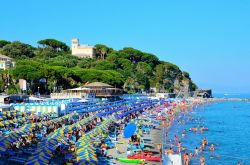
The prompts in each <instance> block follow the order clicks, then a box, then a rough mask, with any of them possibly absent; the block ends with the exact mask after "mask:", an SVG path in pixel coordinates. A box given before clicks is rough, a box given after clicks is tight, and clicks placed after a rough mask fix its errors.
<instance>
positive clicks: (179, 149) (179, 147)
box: [178, 141, 181, 153]
mask: <svg viewBox="0 0 250 165" xmlns="http://www.w3.org/2000/svg"><path fill="white" fill-rule="evenodd" d="M178 152H179V153H181V142H180V141H179V142H178Z"/></svg>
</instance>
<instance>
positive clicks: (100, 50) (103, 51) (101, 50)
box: [95, 44, 113, 59]
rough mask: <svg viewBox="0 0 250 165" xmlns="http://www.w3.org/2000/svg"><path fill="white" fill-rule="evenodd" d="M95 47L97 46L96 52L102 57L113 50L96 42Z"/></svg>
mask: <svg viewBox="0 0 250 165" xmlns="http://www.w3.org/2000/svg"><path fill="white" fill-rule="evenodd" d="M95 48H96V54H97V56H98V57H101V59H104V58H105V56H106V55H107V54H108V53H110V52H112V51H113V49H111V48H109V47H107V46H106V45H103V44H96V45H95Z"/></svg>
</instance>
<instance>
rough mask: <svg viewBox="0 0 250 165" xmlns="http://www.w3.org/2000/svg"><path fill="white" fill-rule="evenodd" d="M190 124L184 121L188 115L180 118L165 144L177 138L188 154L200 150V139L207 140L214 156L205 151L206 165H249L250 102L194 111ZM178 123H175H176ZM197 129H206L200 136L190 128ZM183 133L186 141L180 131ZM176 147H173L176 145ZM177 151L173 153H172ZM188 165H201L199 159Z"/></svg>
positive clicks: (218, 104) (199, 133) (190, 114)
mask: <svg viewBox="0 0 250 165" xmlns="http://www.w3.org/2000/svg"><path fill="white" fill-rule="evenodd" d="M189 116H190V118H192V119H193V121H188V120H187V118H188V117H187V115H186V114H182V116H181V117H180V118H178V119H179V122H177V121H176V122H174V124H173V125H172V126H171V127H170V129H169V133H168V144H169V143H170V140H171V139H172V143H173V139H174V136H175V135H178V136H179V139H180V141H181V142H182V146H183V147H185V148H186V151H187V152H188V153H190V152H192V153H194V150H195V148H196V147H198V148H199V146H200V142H201V139H202V138H206V139H207V140H208V142H209V147H210V145H211V144H214V145H215V151H214V153H211V152H210V151H209V147H206V149H205V151H204V152H203V153H199V158H200V156H201V155H204V156H205V160H206V164H211V165H217V164H218V165H222V164H225V165H233V164H237V162H240V163H244V165H250V102H247V101H224V102H215V103H210V104H205V105H202V106H200V107H198V108H194V109H193V111H192V112H190V113H189ZM176 120H177V119H176ZM197 125H200V126H204V127H206V128H208V129H209V130H208V131H205V132H203V133H201V132H198V133H194V132H193V131H189V129H190V128H193V127H194V126H196V127H197ZM184 129H186V130H187V132H186V134H185V137H184V138H182V137H181V134H182V131H183V130H184ZM175 145H176V144H175ZM175 150H176V149H175ZM190 164H200V162H199V159H195V158H191V162H190Z"/></svg>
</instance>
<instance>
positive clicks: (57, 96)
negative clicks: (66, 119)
mask: <svg viewBox="0 0 250 165" xmlns="http://www.w3.org/2000/svg"><path fill="white" fill-rule="evenodd" d="M85 96H86V94H82V93H80V94H78V93H51V94H50V97H51V98H52V99H67V98H84V97H85Z"/></svg>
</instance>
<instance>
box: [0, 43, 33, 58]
mask: <svg viewBox="0 0 250 165" xmlns="http://www.w3.org/2000/svg"><path fill="white" fill-rule="evenodd" d="M34 49H35V48H34V47H32V46H30V45H28V44H24V43H21V42H19V41H15V42H12V43H10V44H7V45H5V46H4V47H3V48H2V51H1V53H2V54H4V55H6V56H9V57H12V58H23V57H24V58H26V57H33V56H34Z"/></svg>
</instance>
